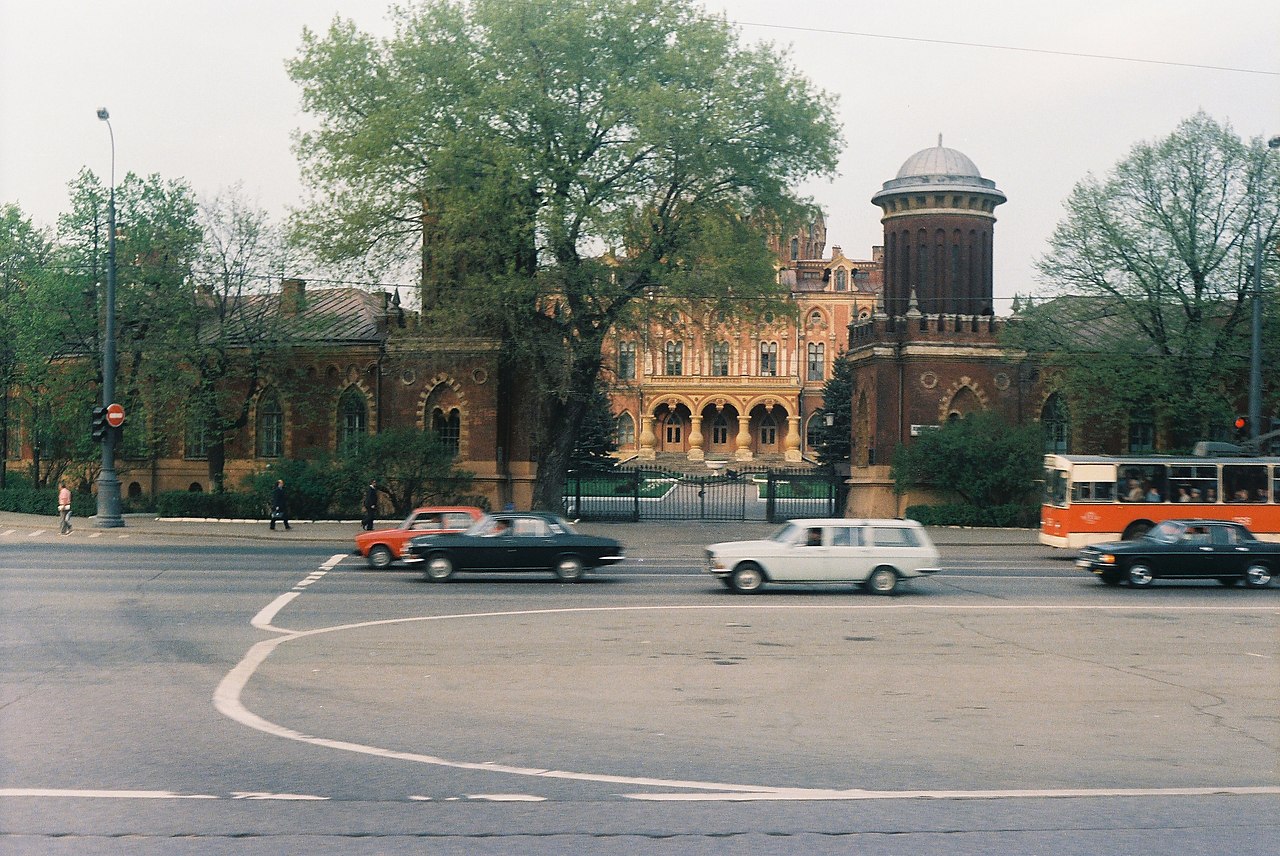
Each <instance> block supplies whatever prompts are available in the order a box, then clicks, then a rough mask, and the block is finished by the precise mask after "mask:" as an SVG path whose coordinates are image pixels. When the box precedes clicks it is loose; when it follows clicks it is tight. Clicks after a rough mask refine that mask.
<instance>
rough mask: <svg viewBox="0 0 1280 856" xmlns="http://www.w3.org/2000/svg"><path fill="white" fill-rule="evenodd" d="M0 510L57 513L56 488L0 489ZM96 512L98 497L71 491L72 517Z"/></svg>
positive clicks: (18, 512) (23, 512) (86, 515)
mask: <svg viewBox="0 0 1280 856" xmlns="http://www.w3.org/2000/svg"><path fill="white" fill-rule="evenodd" d="M0 511H12V512H14V513H15V514H48V515H50V516H55V515H57V513H58V490H57V488H52V487H45V488H33V487H9V488H5V489H4V490H0ZM97 513H98V499H97V497H95V496H94V495H93V494H90V493H77V492H75V491H72V493H71V514H72V516H74V517H90V516H92V515H94V514H97Z"/></svg>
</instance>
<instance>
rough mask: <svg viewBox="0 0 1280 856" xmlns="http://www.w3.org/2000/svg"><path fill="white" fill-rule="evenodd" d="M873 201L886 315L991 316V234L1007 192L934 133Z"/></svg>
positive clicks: (885, 184) (887, 182)
mask: <svg viewBox="0 0 1280 856" xmlns="http://www.w3.org/2000/svg"><path fill="white" fill-rule="evenodd" d="M871 201H872V202H873V203H875V204H876V205H878V206H880V209H881V210H882V211H883V212H884V216H883V217H882V218H880V222H881V223H883V224H884V305H885V312H886V313H887V314H889V315H905V314H906V313H907V312H908V311H909V310H910V309H912V308H918V309H919V311H920V312H923V313H925V314H926V315H938V314H948V315H950V314H956V315H989V314H992V311H993V310H992V300H991V297H992V282H991V258H992V256H991V252H992V249H991V248H992V233H993V232H994V230H995V223H996V217H995V208H996V206H997V205H999V204H1000V203H1002V202H1004V201H1005V195H1004V194H1003V193H1001V192H1000V191H999V190H998V189H997V188H996V184H995V182H994V181H991V180H990V179H986V178H983V177H982V174H981V173H980V172H978V168H977V167H976V166H974V163H973V161H971V160H969V158H968V157H966V156H965V155H964V154H962V153H960V152H958V151H956V150H955V149H948V148H944V147H943V145H942V135H941V134H939V135H938V145H937V146H935V147H933V148H930V149H924V150H922V151H919V152H916V153H915V154H913V155H912V156H911V157H909V158H907V160H906V162H905V163H904V164H903V165H902V168H901V169H899V170H898V175H897V177H896V178H894V179H892V180H890V181H886V182H885V183H884V187H883V188H882V189H881V190H880V192H879V193H877V194H876V195H875V196H873V197H871Z"/></svg>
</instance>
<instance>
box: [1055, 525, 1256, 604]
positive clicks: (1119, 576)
mask: <svg viewBox="0 0 1280 856" xmlns="http://www.w3.org/2000/svg"><path fill="white" fill-rule="evenodd" d="M1076 567H1079V568H1084V569H1085V570H1088V571H1092V572H1093V573H1095V574H1097V575H1098V577H1099V578H1100V579H1101V580H1102V581H1103V582H1104V583H1106V584H1107V585H1110V586H1117V585H1120V583H1123V582H1127V583H1129V585H1131V586H1138V587H1141V586H1148V585H1150V584H1151V581H1152V580H1155V579H1209V580H1218V581H1219V582H1221V583H1222V584H1223V585H1227V586H1233V585H1235V584H1236V583H1238V582H1240V581H1241V580H1243V581H1244V584H1245V585H1247V586H1249V587H1250V588H1266V587H1267V586H1268V585H1270V584H1271V578H1272V577H1273V576H1274V575H1275V573H1276V571H1277V569H1280V544H1272V543H1268V542H1266V541H1259V540H1258V539H1257V538H1255V537H1254V535H1253V533H1252V532H1250V531H1249V530H1248V529H1246V528H1245V527H1244V526H1241V525H1240V524H1239V523H1229V522H1226V521H1222V520H1166V521H1164V522H1163V523H1161V524H1160V525H1159V526H1156V527H1155V528H1154V529H1151V530H1150V531H1149V532H1147V534H1146V535H1143V536H1142V537H1141V538H1137V539H1134V540H1132V541H1114V542H1111V543H1108V544H1094V545H1092V546H1089V547H1085V548H1084V549H1083V550H1081V551H1080V553H1079V557H1078V558H1077V559H1076Z"/></svg>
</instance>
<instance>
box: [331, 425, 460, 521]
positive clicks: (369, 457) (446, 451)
mask: <svg viewBox="0 0 1280 856" xmlns="http://www.w3.org/2000/svg"><path fill="white" fill-rule="evenodd" d="M453 461H454V449H453V448H452V447H451V446H448V445H446V444H445V443H442V442H440V440H439V439H438V438H437V437H436V435H435V433H434V432H431V431H419V430H417V429H415V428H397V429H393V430H390V431H384V432H382V433H380V434H375V435H373V436H371V437H369V439H368V442H366V443H365V444H364V446H363V447H362V448H361V451H360V455H359V456H358V458H357V459H356V460H355V461H352V462H351V465H352V468H353V469H354V470H357V471H359V476H360V478H359V480H358V481H355V482H354V483H355V484H356V485H357V490H360V489H361V487H360V486H362V485H366V484H368V483H369V479H370V478H377V480H378V486H379V487H378V490H379V491H380V492H381V493H383V494H385V495H386V496H387V497H388V498H389V499H390V500H391V504H392V506H394V508H395V512H396V514H397V515H399V516H401V517H404V516H407V515H408V514H409V512H410V511H412V510H413V509H414V508H415V507H416V506H418V505H421V504H423V503H434V504H442V503H452V502H457V501H458V500H460V499H461V498H462V497H463V496H464V495H465V493H466V492H467V490H469V489H470V487H471V479H472V477H473V475H474V474H473V473H469V472H467V471H466V470H460V469H457V468H456V467H454V464H453Z"/></svg>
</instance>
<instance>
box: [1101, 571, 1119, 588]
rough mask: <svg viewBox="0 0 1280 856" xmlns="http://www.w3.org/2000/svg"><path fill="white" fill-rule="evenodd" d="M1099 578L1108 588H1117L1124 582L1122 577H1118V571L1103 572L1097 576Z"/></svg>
mask: <svg viewBox="0 0 1280 856" xmlns="http://www.w3.org/2000/svg"><path fill="white" fill-rule="evenodd" d="M1099 577H1100V578H1101V580H1102V582H1103V583H1105V584H1106V585H1109V586H1118V585H1120V583H1122V582H1124V577H1122V576H1121V575H1120V572H1119V571H1103V572H1102V573H1101V574H1099Z"/></svg>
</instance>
